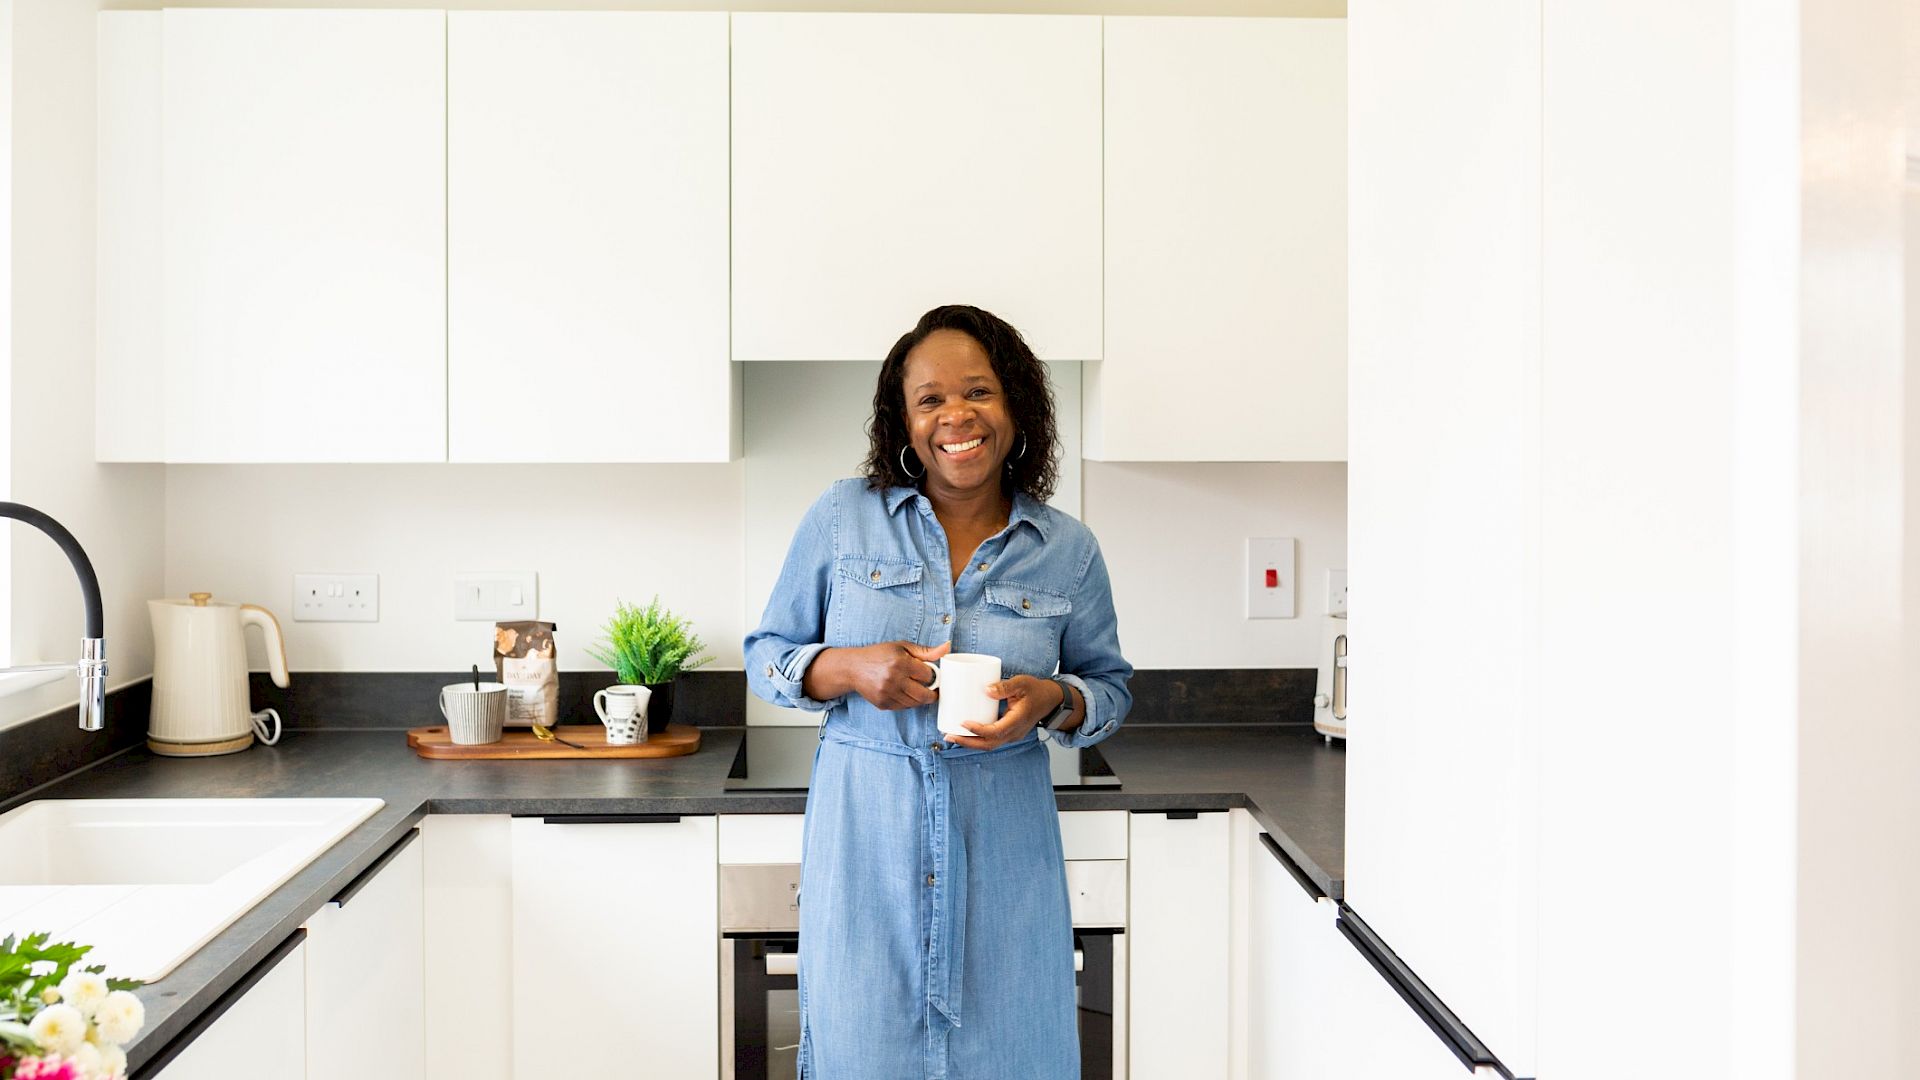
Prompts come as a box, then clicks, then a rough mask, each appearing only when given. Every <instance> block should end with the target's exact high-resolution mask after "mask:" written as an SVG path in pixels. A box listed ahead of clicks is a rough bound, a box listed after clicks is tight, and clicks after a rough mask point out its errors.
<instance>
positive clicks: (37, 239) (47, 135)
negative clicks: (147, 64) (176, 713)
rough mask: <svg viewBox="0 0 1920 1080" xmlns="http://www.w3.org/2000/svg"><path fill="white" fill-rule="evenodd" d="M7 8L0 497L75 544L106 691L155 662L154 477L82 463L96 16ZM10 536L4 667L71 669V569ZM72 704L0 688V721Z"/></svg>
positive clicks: (87, 443)
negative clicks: (98, 596)
mask: <svg viewBox="0 0 1920 1080" xmlns="http://www.w3.org/2000/svg"><path fill="white" fill-rule="evenodd" d="M10 9H11V16H12V19H11V48H9V49H8V50H7V52H6V54H5V55H6V59H7V64H6V67H7V69H8V71H9V75H8V77H9V78H10V79H11V84H10V86H9V92H10V94H11V97H12V103H13V108H12V138H11V140H10V145H9V148H8V149H9V151H10V155H11V164H12V168H11V171H10V176H11V187H12V190H11V200H10V204H9V208H8V209H9V215H10V218H11V226H12V243H11V245H10V246H9V250H10V252H11V265H10V267H9V273H10V278H11V287H10V288H9V290H8V302H9V304H10V306H11V311H12V323H11V327H10V334H9V335H8V340H7V348H8V354H9V355H8V360H9V364H8V368H9V376H10V377H9V379H8V380H7V382H8V384H9V385H8V388H7V389H8V390H9V391H10V393H11V400H10V405H9V416H10V418H11V431H10V432H9V433H8V441H9V443H10V452H11V468H10V469H8V470H7V477H6V479H7V487H6V497H7V498H9V499H11V500H13V501H16V502H24V503H26V504H28V505H30V506H35V507H37V508H39V509H42V510H44V511H46V512H47V513H49V514H52V515H53V516H54V518H56V519H57V520H59V521H60V522H61V523H62V524H64V525H66V526H67V528H68V529H70V530H71V531H72V532H73V534H74V535H75V536H76V537H77V538H78V539H79V540H80V542H81V544H82V546H84V547H85V548H86V549H87V553H88V555H89V556H90V557H91V559H92V561H93V564H94V569H95V571H96V572H97V574H98V575H99V578H100V585H101V591H102V594H103V597H104V600H105V604H106V612H107V626H106V640H107V662H108V666H109V670H110V679H109V685H110V686H118V685H121V684H123V683H126V682H128V681H130V680H133V679H136V678H139V677H142V676H144V675H147V674H149V673H150V672H151V671H152V668H153V653H152V647H151V635H150V632H149V630H148V626H147V612H146V603H145V601H146V600H147V598H148V597H151V596H159V595H161V553H160V539H161V527H160V521H161V515H162V513H163V507H164V498H163V495H164V483H165V479H164V473H163V472H162V470H161V469H160V468H159V467H158V466H126V465H105V466H103V465H97V464H95V463H94V460H93V259H94V245H93V234H94V222H93V184H94V145H93V131H94V125H93V115H94V113H93V102H94V13H93V6H92V5H90V4H83V3H73V2H71V0H12V3H11V4H10ZM10 533H11V558H10V559H9V560H8V563H7V570H8V575H9V577H10V582H11V592H12V596H11V614H10V626H9V630H10V633H11V638H12V641H11V648H10V650H9V651H10V654H11V659H12V660H13V661H15V662H28V661H36V660H60V661H65V660H72V659H77V658H78V656H79V650H80V637H81V633H82V631H83V625H82V618H81V606H80V593H79V587H78V585H77V584H76V582H75V580H74V576H73V572H72V571H71V570H70V569H69V568H68V566H67V561H66V559H65V558H64V557H63V556H62V555H61V554H60V551H59V549H58V548H56V547H54V546H53V544H52V543H50V542H48V541H47V540H45V539H44V538H43V537H41V536H40V535H39V534H38V533H37V532H34V531H32V530H28V529H26V528H25V527H24V526H15V527H13V528H12V529H11V530H10ZM14 685H15V687H18V686H19V685H20V682H15V684H14ZM6 689H7V687H5V686H4V685H0V691H4V690H6ZM78 697H79V683H78V680H76V679H73V678H64V677H63V678H59V679H56V680H55V681H51V682H41V683H39V684H38V685H34V686H31V687H30V688H28V689H24V690H18V689H16V690H15V692H12V693H4V696H0V725H5V724H8V723H11V722H15V721H17V720H20V719H23V718H27V717H31V716H35V715H38V714H40V713H43V712H46V711H48V710H50V709H54V708H58V707H61V706H64V705H66V704H68V703H71V702H74V701H77V700H78Z"/></svg>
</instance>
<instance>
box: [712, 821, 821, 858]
mask: <svg viewBox="0 0 1920 1080" xmlns="http://www.w3.org/2000/svg"><path fill="white" fill-rule="evenodd" d="M805 821H806V815H804V814H722V815H720V861H721V862H722V863H724V864H727V865H729V866H732V865H739V864H754V865H765V864H769V863H797V862H799V861H800V835H801V825H802V823H804V822H805Z"/></svg>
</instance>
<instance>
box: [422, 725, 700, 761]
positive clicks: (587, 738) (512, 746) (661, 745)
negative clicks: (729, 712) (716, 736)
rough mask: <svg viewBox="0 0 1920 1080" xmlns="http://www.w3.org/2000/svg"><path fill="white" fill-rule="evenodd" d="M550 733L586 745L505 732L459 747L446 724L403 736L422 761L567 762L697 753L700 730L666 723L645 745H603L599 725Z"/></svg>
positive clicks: (568, 727)
mask: <svg viewBox="0 0 1920 1080" xmlns="http://www.w3.org/2000/svg"><path fill="white" fill-rule="evenodd" d="M553 733H554V734H555V735H558V736H560V737H561V738H563V739H566V740H568V741H570V742H577V743H579V744H580V745H581V746H583V747H586V749H584V750H575V749H574V748H573V747H571V746H562V745H561V744H559V743H557V742H542V741H540V739H539V738H537V737H535V735H534V734H533V732H532V731H529V730H528V729H526V728H509V729H507V733H506V734H505V735H503V736H501V737H500V741H499V742H491V743H481V744H480V745H478V746H461V745H459V744H457V743H455V742H454V741H453V737H452V736H451V735H449V734H448V733H447V729H446V726H445V725H444V724H443V725H441V726H439V727H421V728H414V729H413V730H412V731H409V732H407V745H408V746H411V747H413V752H414V753H416V754H419V755H420V756H421V757H423V758H433V759H435V760H439V761H478V760H487V759H493V760H501V759H506V760H512V759H522V760H525V759H533V758H541V759H551V758H570V759H573V760H575V761H578V760H580V759H583V758H664V757H679V756H681V755H682V754H691V753H693V752H694V751H695V750H698V749H700V729H699V728H697V727H693V726H691V725H688V724H668V725H667V730H665V731H656V732H654V733H652V734H650V735H648V736H647V741H646V742H643V743H634V744H632V745H631V746H608V745H607V729H606V728H604V727H602V726H601V725H599V724H563V725H561V726H559V727H556V728H554V729H553Z"/></svg>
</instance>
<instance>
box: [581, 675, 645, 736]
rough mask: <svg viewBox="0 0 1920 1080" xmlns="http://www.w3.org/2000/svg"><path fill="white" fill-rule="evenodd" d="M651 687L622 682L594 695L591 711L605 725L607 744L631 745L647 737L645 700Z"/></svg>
mask: <svg viewBox="0 0 1920 1080" xmlns="http://www.w3.org/2000/svg"><path fill="white" fill-rule="evenodd" d="M652 697H653V691H651V690H649V689H647V688H646V687H644V686H631V685H628V684H626V683H622V684H620V685H619V686H609V687H607V688H606V689H605V690H601V691H599V692H597V693H595V694H594V695H593V711H594V712H595V713H596V714H597V715H598V716H599V717H600V722H601V723H602V724H605V725H607V745H608V746H631V745H632V744H634V743H638V742H645V741H646V740H647V701H648V699H650V698H652Z"/></svg>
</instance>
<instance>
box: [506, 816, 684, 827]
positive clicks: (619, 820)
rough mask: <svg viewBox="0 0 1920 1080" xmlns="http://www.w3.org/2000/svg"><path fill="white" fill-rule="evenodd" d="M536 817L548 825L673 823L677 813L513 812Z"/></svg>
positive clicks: (676, 820)
mask: <svg viewBox="0 0 1920 1080" xmlns="http://www.w3.org/2000/svg"><path fill="white" fill-rule="evenodd" d="M514 817H537V818H539V819H540V820H541V821H543V822H545V823H547V824H548V825H673V824H676V823H678V822H679V820H680V815H679V814H515V815H514Z"/></svg>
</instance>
